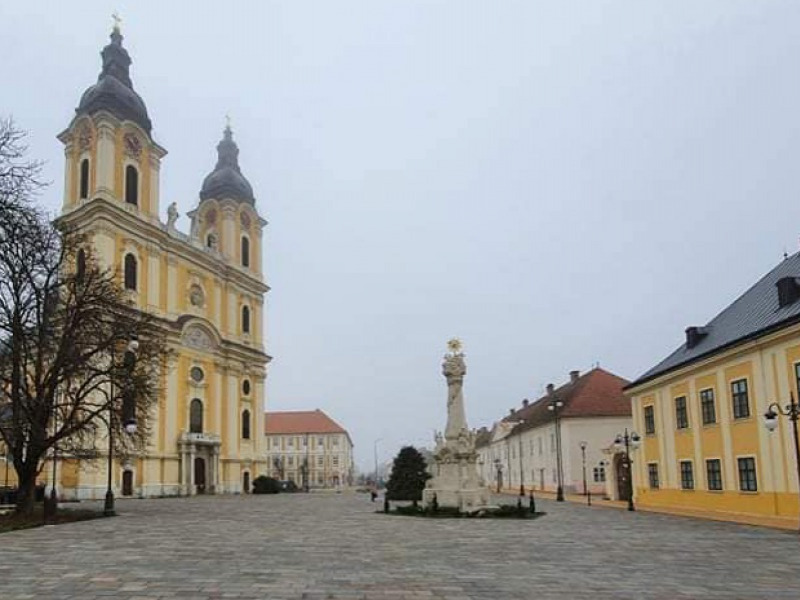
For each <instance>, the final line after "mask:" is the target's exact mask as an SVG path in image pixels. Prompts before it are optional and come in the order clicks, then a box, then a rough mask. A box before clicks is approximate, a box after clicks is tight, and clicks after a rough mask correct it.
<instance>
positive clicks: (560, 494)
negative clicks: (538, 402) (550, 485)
mask: <svg viewBox="0 0 800 600" xmlns="http://www.w3.org/2000/svg"><path fill="white" fill-rule="evenodd" d="M563 407H564V403H563V402H562V401H561V400H551V401H550V404H548V405H547V410H549V411H552V413H553V416H554V417H555V420H556V471H557V475H558V488H557V489H556V501H557V502H563V501H564V471H563V465H562V464H561V418H560V416H559V415H560V412H561V409H562V408H563Z"/></svg>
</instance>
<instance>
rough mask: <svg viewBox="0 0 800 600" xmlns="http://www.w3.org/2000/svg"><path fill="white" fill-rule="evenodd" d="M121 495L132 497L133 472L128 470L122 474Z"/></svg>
mask: <svg viewBox="0 0 800 600" xmlns="http://www.w3.org/2000/svg"><path fill="white" fill-rule="evenodd" d="M122 495H123V496H133V471H131V470H130V469H125V470H124V471H123V472H122Z"/></svg>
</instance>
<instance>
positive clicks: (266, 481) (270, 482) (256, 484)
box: [253, 475, 281, 494]
mask: <svg viewBox="0 0 800 600" xmlns="http://www.w3.org/2000/svg"><path fill="white" fill-rule="evenodd" d="M280 491H281V483H280V482H279V481H278V480H277V479H275V478H273V477H267V476H266V475H259V476H258V477H256V478H255V479H253V493H254V494H277V493H279V492H280Z"/></svg>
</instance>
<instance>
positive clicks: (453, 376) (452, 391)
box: [442, 339, 467, 440]
mask: <svg viewBox="0 0 800 600" xmlns="http://www.w3.org/2000/svg"><path fill="white" fill-rule="evenodd" d="M448 347H449V348H450V352H448V353H447V354H445V356H444V364H443V365H442V374H443V375H444V376H445V378H446V379H447V427H446V428H445V430H444V437H445V439H448V440H455V439H458V436H459V434H460V433H461V430H462V429H466V428H467V417H466V414H465V412H464V392H463V387H464V375H466V373H467V366H466V364H464V353H463V352H461V342H459V341H458V340H455V339H453V340H450V342H448Z"/></svg>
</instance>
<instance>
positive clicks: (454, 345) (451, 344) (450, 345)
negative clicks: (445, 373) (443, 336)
mask: <svg viewBox="0 0 800 600" xmlns="http://www.w3.org/2000/svg"><path fill="white" fill-rule="evenodd" d="M461 347H462V344H461V340H460V339H458V338H453V339H451V340H448V342H447V349H448V350H450V352H452V353H453V354H458V353H459V352H461Z"/></svg>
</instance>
